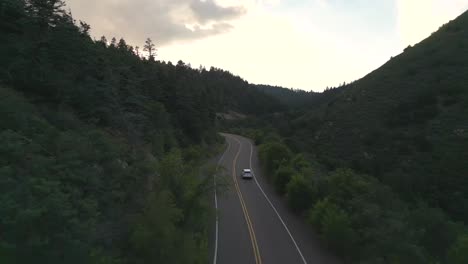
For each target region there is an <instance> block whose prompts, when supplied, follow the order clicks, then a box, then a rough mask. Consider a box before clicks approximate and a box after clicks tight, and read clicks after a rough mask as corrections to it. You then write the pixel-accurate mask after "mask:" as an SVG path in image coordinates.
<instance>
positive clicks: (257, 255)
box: [232, 137, 262, 264]
mask: <svg viewBox="0 0 468 264" xmlns="http://www.w3.org/2000/svg"><path fill="white" fill-rule="evenodd" d="M232 138H233V139H234V140H235V141H237V143H239V150H238V151H237V153H236V156H235V158H234V160H233V161H232V178H233V180H234V185H235V187H236V191H237V196H238V197H239V201H240V204H241V207H242V211H243V212H244V218H245V222H246V223H247V228H248V229H249V234H250V241H251V242H252V248H253V252H254V256H255V263H256V264H262V258H261V257H260V250H259V249H258V244H257V238H256V236H255V231H254V228H253V225H252V221H251V220H250V216H249V212H248V211H247V206H246V205H245V202H244V198H243V197H242V193H241V191H240V188H239V184H238V182H237V173H236V163H237V158H238V157H239V154H240V151H241V148H242V144H241V142H240V141H239V140H238V139H236V138H234V137H232Z"/></svg>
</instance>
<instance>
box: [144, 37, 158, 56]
mask: <svg viewBox="0 0 468 264" xmlns="http://www.w3.org/2000/svg"><path fill="white" fill-rule="evenodd" d="M143 50H144V51H147V52H148V59H149V60H151V61H154V57H156V48H155V45H154V43H153V41H152V40H151V39H150V38H147V39H146V41H145V46H144V49H143Z"/></svg>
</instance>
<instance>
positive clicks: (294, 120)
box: [0, 0, 468, 264]
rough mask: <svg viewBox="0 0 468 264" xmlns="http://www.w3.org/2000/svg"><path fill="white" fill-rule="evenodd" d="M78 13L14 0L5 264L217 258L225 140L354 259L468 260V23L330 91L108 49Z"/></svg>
mask: <svg viewBox="0 0 468 264" xmlns="http://www.w3.org/2000/svg"><path fill="white" fill-rule="evenodd" d="M66 10H67V9H66V6H65V3H64V2H63V1H61V0H1V1H0V58H1V59H0V120H1V122H0V141H1V142H2V144H1V145H0V216H1V217H0V230H1V231H0V263H31V262H39V263H96V264H97V263H99V264H104V263H105V264H111V263H112V264H117V263H119V264H120V263H122V264H124V263H148V262H154V263H206V262H207V261H208V260H207V258H208V232H209V225H210V219H211V220H212V219H213V217H212V216H213V215H212V214H213V212H212V209H211V205H210V204H209V200H208V195H211V188H212V187H213V186H212V184H211V182H212V181H211V179H212V178H211V176H212V175H213V174H214V173H216V172H215V170H214V168H211V167H210V166H206V164H207V160H208V159H209V157H211V156H213V155H214V153H216V151H219V150H220V149H221V147H222V140H221V138H220V137H219V136H218V135H217V132H218V131H219V130H221V129H225V130H230V131H231V132H235V133H239V134H244V135H247V136H249V137H251V138H253V139H254V140H255V141H256V143H257V144H258V145H259V148H260V150H259V155H260V160H261V162H262V165H263V167H264V170H265V172H266V175H267V176H268V179H269V180H270V181H271V183H272V184H273V185H274V186H275V188H276V190H277V191H278V193H280V194H282V195H284V197H285V199H286V201H287V202H288V204H289V205H290V207H291V208H292V210H294V211H295V212H296V213H297V214H299V215H301V216H303V217H304V219H305V221H307V222H308V223H310V225H311V226H312V227H313V228H315V229H316V230H317V231H318V232H319V233H320V235H321V237H322V239H323V241H324V242H325V243H326V244H327V245H328V246H329V247H330V248H332V249H334V250H335V252H336V253H337V254H339V255H341V256H343V259H344V260H345V261H347V262H350V263H448V264H449V263H450V264H452V263H453V264H466V263H468V229H467V225H468V178H467V173H468V123H467V120H468V119H467V117H468V89H467V87H466V85H467V83H468V74H467V73H468V31H467V30H466V29H467V28H468V13H465V14H463V15H461V16H460V17H459V18H457V19H456V20H454V21H452V22H450V23H448V24H446V25H443V26H442V27H441V28H440V29H439V30H438V31H437V32H435V33H433V34H432V35H431V36H430V37H429V38H427V39H426V40H424V41H422V42H421V43H419V44H417V45H415V46H414V47H411V46H410V47H408V48H406V49H405V50H404V52H403V53H402V54H400V55H398V56H396V57H395V58H392V59H391V60H390V61H388V62H387V63H386V64H385V65H383V66H382V67H381V68H379V69H377V70H375V71H374V72H372V73H370V74H369V75H367V76H365V77H364V78H362V79H360V80H357V81H355V82H352V83H350V84H347V85H343V86H340V87H337V88H331V89H327V90H326V91H324V92H323V93H314V92H304V91H299V90H292V89H284V88H281V87H271V86H267V85H251V84H249V83H248V82H246V81H244V80H243V79H241V78H240V77H237V76H234V75H233V74H231V73H229V72H227V71H223V70H221V69H217V68H210V69H208V70H207V69H205V68H203V67H200V68H198V69H194V68H192V67H191V66H190V65H188V64H185V63H184V62H183V61H179V62H178V63H177V64H172V63H171V62H164V61H159V60H158V59H157V49H156V47H157V46H156V44H157V40H155V41H156V44H154V43H153V42H152V40H151V39H147V40H146V42H145V44H144V45H143V46H142V48H141V49H140V48H139V47H138V46H131V45H130V44H128V43H126V41H125V40H124V39H120V40H117V39H115V38H111V37H110V36H109V40H108V39H107V38H106V37H104V36H103V37H102V38H100V39H98V40H95V39H93V38H92V37H91V36H90V33H89V32H90V29H91V26H90V25H88V24H86V23H85V22H82V21H75V20H74V19H73V17H72V15H71V13H69V12H67V11H66ZM143 54H144V55H143ZM232 111H234V112H238V113H242V114H243V115H246V116H247V118H245V119H242V120H234V121H233V120H223V119H220V116H222V115H219V113H228V112H232Z"/></svg>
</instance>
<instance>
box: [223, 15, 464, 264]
mask: <svg viewBox="0 0 468 264" xmlns="http://www.w3.org/2000/svg"><path fill="white" fill-rule="evenodd" d="M467 28H468V13H464V14H463V15H461V16H460V17H458V18H457V19H456V20H454V21H452V22H450V23H448V24H446V25H443V26H442V27H441V28H440V29H439V30H438V31H437V32H435V33H433V34H432V35H431V36H430V37H429V38H427V39H425V40H424V41H422V42H421V43H419V44H417V45H415V46H414V47H408V48H406V49H405V50H404V52H403V53H402V54H400V55H398V56H396V57H395V58H392V59H391V60H390V61H388V62H387V63H386V64H385V65H383V66H382V67H381V68H379V69H377V70H375V71H374V72H372V73H370V74H369V75H367V76H365V77H364V78H362V79H360V80H358V81H355V82H353V83H351V84H348V85H345V86H343V87H339V88H336V89H331V90H327V91H325V92H324V93H322V94H317V95H315V96H314V97H313V98H310V99H309V101H308V102H307V103H306V105H305V106H303V107H302V108H300V109H296V110H294V111H286V112H284V113H281V114H280V113H276V114H274V115H271V116H269V117H268V118H261V119H252V120H244V121H243V123H242V124H231V127H233V130H234V131H238V132H243V133H247V134H248V135H250V136H251V137H254V138H255V139H256V141H257V143H260V144H261V155H263V163H264V165H265V169H266V170H267V171H268V172H269V175H271V180H272V182H273V183H274V184H275V185H276V187H277V189H278V191H280V192H281V193H284V194H285V195H286V197H287V199H288V201H289V202H290V204H291V206H292V207H293V208H294V209H295V210H297V211H298V212H300V213H302V214H304V215H305V216H306V218H307V219H308V221H310V223H311V224H312V225H313V226H314V227H315V228H317V229H318V230H319V232H321V234H322V236H323V238H324V240H325V241H327V243H329V245H330V246H331V247H333V248H335V250H337V251H338V252H340V253H341V254H342V255H344V256H347V257H348V258H349V259H350V260H353V261H355V262H359V261H367V262H365V263H468V255H467V254H466V252H468V243H467V241H468V233H467V231H466V224H468V87H467V84H468V31H467ZM236 127H237V130H236ZM242 127H243V128H244V129H240V130H239V128H242ZM245 127H251V128H256V129H255V130H245ZM275 134H279V136H278V135H275ZM278 142H282V143H278ZM280 152H281V153H285V154H275V153H280ZM262 153H263V154H262ZM298 153H303V155H299V156H295V154H298ZM261 158H262V156H261ZM463 252H465V253H463Z"/></svg>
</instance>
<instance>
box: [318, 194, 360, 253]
mask: <svg viewBox="0 0 468 264" xmlns="http://www.w3.org/2000/svg"><path fill="white" fill-rule="evenodd" d="M309 221H310V222H311V223H312V224H313V225H314V226H316V227H317V228H319V231H320V232H321V234H322V236H323V239H324V240H325V241H327V242H328V243H329V245H330V246H331V247H333V248H334V249H335V250H337V251H338V253H340V254H341V255H345V256H350V255H353V254H354V253H355V252H354V251H353V250H355V249H356V248H355V246H356V245H355V243H356V242H357V237H356V233H355V232H354V230H353V229H352V227H351V220H350V218H349V216H348V214H347V213H346V212H345V211H344V210H342V209H340V208H339V207H338V206H337V205H335V204H334V203H332V202H330V201H329V200H328V199H325V200H322V201H319V202H317V203H316V204H315V206H314V208H312V209H311V210H310V213H309Z"/></svg>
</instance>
